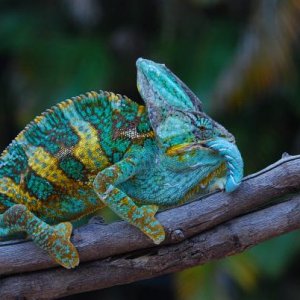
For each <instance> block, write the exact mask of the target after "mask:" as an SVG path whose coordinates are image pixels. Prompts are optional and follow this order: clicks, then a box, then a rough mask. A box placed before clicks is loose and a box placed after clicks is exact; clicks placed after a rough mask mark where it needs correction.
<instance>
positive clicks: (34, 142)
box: [0, 92, 153, 223]
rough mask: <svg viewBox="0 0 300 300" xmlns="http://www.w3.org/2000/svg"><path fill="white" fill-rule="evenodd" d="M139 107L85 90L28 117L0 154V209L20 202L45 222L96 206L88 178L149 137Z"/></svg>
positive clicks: (81, 213)
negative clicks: (26, 122) (34, 115)
mask: <svg viewBox="0 0 300 300" xmlns="http://www.w3.org/2000/svg"><path fill="white" fill-rule="evenodd" d="M152 137H153V135H152V133H151V128H150V125H149V123H148V119H147V116H146V114H145V110H144V107H143V106H139V105H138V104H136V103H135V102H133V101H131V100H130V99H128V98H127V97H122V96H120V95H115V94H112V93H107V92H99V93H96V92H91V93H88V94H87V95H81V96H79V97H76V98H72V99H70V100H66V101H64V102H62V103H60V104H58V105H57V106H55V107H53V108H51V109H50V110H48V111H46V112H45V113H44V114H42V115H41V116H39V117H37V118H36V119H35V120H34V121H33V122H31V123H30V124H29V125H28V126H27V127H26V128H25V130H24V131H22V132H21V133H20V134H19V135H18V136H17V138H16V139H15V140H14V141H13V142H12V143H11V144H10V145H9V146H8V148H7V149H6V150H5V151H4V152H3V154H2V156H1V159H0V203H1V204H0V205H1V206H0V210H1V211H5V210H6V209H7V208H9V207H11V206H12V205H14V204H16V203H19V204H24V205H26V206H27V207H28V209H29V210H30V211H32V212H33V213H35V214H36V215H37V216H38V217H40V218H41V219H42V220H44V221H47V222H48V223H57V222H61V221H64V220H69V221H70V220H75V219H78V218H80V217H82V216H84V215H86V214H89V213H91V212H93V211H94V210H95V209H99V198H98V197H97V195H96V194H95V192H94V190H93V187H92V183H93V180H94V178H95V176H96V175H97V173H98V172H99V171H101V170H102V169H104V168H106V167H107V166H109V165H111V164H113V163H114V162H115V161H118V160H120V159H121V158H122V157H123V156H124V154H125V153H126V151H127V149H128V148H129V147H130V146H131V145H132V143H133V142H134V143H140V144H141V145H142V144H143V143H144V142H145V140H147V139H152Z"/></svg>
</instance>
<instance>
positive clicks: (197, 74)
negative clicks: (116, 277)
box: [0, 0, 300, 300]
mask: <svg viewBox="0 0 300 300" xmlns="http://www.w3.org/2000/svg"><path fill="white" fill-rule="evenodd" d="M299 28H300V3H299V1H298V0H285V1H280V0H257V1H254V0H248V1H246V0H244V1H242V0H148V1H138V0H127V1H122V0H99V1H97V0H60V1H58V0H57V1H55V0H51V1H50V0H44V1H32V0H31V1H30V0H27V1H20V0H1V2H0V95H1V97H0V134H1V135H0V149H1V150H3V149H4V148H5V147H6V145H7V144H8V143H9V142H10V141H11V140H12V139H13V138H14V137H15V136H16V134H17V133H18V132H19V131H20V130H21V129H22V128H23V127H24V126H25V125H26V123H28V122H29V121H30V120H31V119H32V118H33V117H34V116H35V115H38V114H40V113H41V112H42V111H43V110H45V109H46V108H48V107H50V106H51V105H54V104H55V103H57V102H58V101H61V100H63V99H65V98H69V97H71V96H75V95H77V94H80V93H83V92H86V91H89V90H99V89H103V90H111V91H114V92H116V93H121V94H126V95H127V96H129V97H130V98H132V99H134V100H136V101H137V102H141V99H140V97H139V95H138V92H137V90H136V69H135V61H136V59H137V58H138V57H144V58H149V59H152V60H154V61H157V62H162V63H165V64H166V65H167V66H168V67H169V68H170V69H171V70H172V71H173V72H174V73H176V74H177V75H178V76H179V77H180V78H181V79H182V80H183V81H184V82H186V83H187V85H188V86H190V88H191V89H192V90H193V91H194V92H195V93H196V94H197V95H198V96H199V97H200V99H201V100H202V101H203V103H204V108H205V110H206V111H207V112H208V113H209V114H210V115H211V116H212V117H213V118H214V119H216V120H217V121H218V122H220V123H221V124H223V125H224V126H225V127H226V128H227V129H228V130H229V131H230V132H232V133H233V134H234V135H235V137H236V140H237V144H238V146H239V148H240V150H241V153H242V155H243V157H244V160H245V168H246V170H245V172H246V174H249V173H252V172H255V171H258V170H259V169H261V168H263V167H265V166H267V165H268V164H270V163H272V162H274V161H275V160H277V159H279V158H280V157H281V154H282V153H283V152H288V153H290V154H297V153H300V125H299V119H300V100H299V96H300V89H299V87H300V76H299V74H300V73H299V70H300V55H299V46H300V43H299V33H300V29H299ZM274 221H276V220H274ZM299 259H300V236H299V233H298V232H294V233H291V234H287V235H284V236H282V237H280V238H277V239H273V240H271V241H268V242H266V243H263V244H261V245H259V246H257V247H255V248H253V249H251V250H249V251H247V252H245V253H243V254H242V255H238V256H235V257H231V258H228V259H225V260H222V261H219V262H215V263H211V264H208V265H205V266H203V267H196V268H193V269H189V270H186V271H184V272H182V273H178V274H173V275H171V276H165V277H162V278H157V279H155V280H148V281H143V282H139V283H135V284H132V285H127V286H123V287H114V288H111V289H106V290H104V291H99V292H94V293H88V294H85V295H82V296H76V297H75V296H72V297H69V298H68V299H85V297H87V296H88V297H89V299H104V300H106V299H116V300H117V299H141V298H142V299H153V298H156V299H160V298H162V299H178V300H194V299H197V300H198V299H201V300H202V299H203V300H210V299H217V300H219V299H220V300H228V299H246V300H247V299H249V300H250V299H251V300H252V299H283V298H284V299H286V300H289V299H299V298H300V263H299V262H298V261H299Z"/></svg>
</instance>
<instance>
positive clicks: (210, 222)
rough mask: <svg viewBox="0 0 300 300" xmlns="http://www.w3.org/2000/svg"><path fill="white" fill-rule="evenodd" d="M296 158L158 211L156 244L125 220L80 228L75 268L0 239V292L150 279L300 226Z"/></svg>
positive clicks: (54, 293) (52, 292)
mask: <svg viewBox="0 0 300 300" xmlns="http://www.w3.org/2000/svg"><path fill="white" fill-rule="evenodd" d="M299 162H300V156H299V155H298V156H289V157H284V158H283V159H281V160H279V161H278V162H276V163H275V164H273V165H271V166H269V167H267V168H266V169H264V170H262V171H261V172H259V173H256V174H253V175H251V176H248V177H247V178H245V179H244V181H243V183H242V185H241V187H240V188H239V189H238V190H237V191H235V192H233V193H230V194H227V193H215V194H212V195H209V196H206V197H204V198H201V199H198V200H197V201H194V202H191V203H188V204H186V205H183V206H180V207H177V208H174V209H170V210H167V211H164V212H161V213H160V214H158V219H159V220H160V221H161V223H162V224H163V225H164V227H165V229H166V232H167V238H166V241H165V242H164V243H163V245H160V246H155V247H154V246H153V244H152V242H151V241H150V240H149V239H148V238H147V237H145V236H144V235H143V234H142V233H140V232H139V231H138V230H137V229H135V228H134V227H132V226H130V225H129V224H127V223H125V222H116V223H113V224H110V225H103V224H97V223H92V224H89V225H87V226H84V227H82V228H80V229H79V230H76V231H75V234H74V237H73V239H72V241H73V242H74V244H75V246H76V247H77V249H78V250H79V254H80V258H81V264H80V266H79V267H78V268H76V269H75V270H65V269H62V268H61V267H59V268H55V269H52V268H54V267H56V265H55V263H54V262H52V261H51V260H50V259H49V257H48V256H47V254H45V253H44V252H43V251H42V250H40V249H38V248H37V247H36V246H35V245H34V244H33V243H32V242H30V241H17V242H5V243H0V247H1V251H0V274H1V275H2V279H0V298H1V299H2V298H3V299H10V298H12V299H14V298H16V297H18V296H20V295H22V296H23V297H25V298H30V299H31V298H44V299H47V298H54V297H61V296H65V295H71V294H75V293H79V292H83V291H89V290H94V289H100V288H105V287H109V286H113V285H116V284H124V283H128V282H133V281H136V280H141V279H145V278H150V277H155V276H159V275H162V274H166V273H170V272H175V271H179V270H183V269H185V268H187V267H191V266H194V265H198V264H204V263H207V262H209V261H211V260H214V259H219V258H222V257H225V256H227V255H233V254H235V253H239V252H241V251H243V250H245V249H246V248H248V247H251V246H253V245H256V244H258V243H260V242H262V241H264V240H266V239H269V238H271V237H273V236H277V235H280V234H282V233H285V232H288V231H291V230H293V229H296V228H300V211H299V209H298V208H299V205H300V195H297V194H296V195H291V194H292V193H297V192H299V189H300V163H299ZM283 196H284V199H283ZM279 198H280V199H281V201H282V200H284V201H285V202H282V203H278V199H279ZM276 201H277V203H276ZM254 210H256V211H254ZM274 220H276V221H274ZM203 231H205V232H204V233H201V232H203ZM20 273H23V274H21V275H20ZM49 282H50V283H51V285H50V284H49ZM41 291H43V294H42V295H41Z"/></svg>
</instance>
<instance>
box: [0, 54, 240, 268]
mask: <svg viewBox="0 0 300 300" xmlns="http://www.w3.org/2000/svg"><path fill="white" fill-rule="evenodd" d="M136 65H137V87H138V90H139V93H140V95H141V96H142V98H143V100H144V101H145V103H146V107H145V106H142V105H138V104H137V103H135V102H133V101H132V100H130V99H129V98H127V97H126V96H121V95H118V94H113V93H109V92H103V91H100V92H89V93H86V94H85V95H80V96H77V97H73V98H71V99H68V100H65V101H63V102H61V103H59V104H57V105H56V106H54V107H52V108H50V109H48V110H47V111H45V112H44V113H43V114H41V116H38V117H36V118H35V119H34V120H33V121H32V122H31V123H29V124H28V125H27V126H26V127H25V129H24V130H23V131H22V132H21V133H20V134H19V135H18V136H17V137H16V138H15V139H14V140H13V141H12V142H11V144H10V145H9V146H8V147H7V149H6V150H4V152H3V153H2V155H1V157H0V239H4V238H6V239H7V238H9V237H10V236H11V235H13V234H16V233H26V234H27V235H29V236H30V237H31V238H32V239H33V241H34V242H35V243H36V244H37V245H38V246H40V247H41V248H43V249H44V250H46V251H47V252H48V253H49V255H50V256H51V257H52V258H54V260H55V261H56V262H57V263H59V264H60V265H62V266H64V267H65V268H73V267H75V266H77V265H78V263H79V257H78V253H77V250H76V248H75V247H74V246H73V244H72V243H71V242H70V236H71V232H72V224H73V225H74V224H75V223H76V221H77V222H78V220H81V219H83V218H86V219H88V218H89V217H91V216H92V215H93V214H94V213H95V212H97V211H98V210H99V209H101V208H103V207H104V206H108V207H109V208H110V209H112V210H113V211H114V212H115V213H116V214H117V215H119V216H120V217H121V218H122V219H123V220H126V221H127V222H129V223H131V224H132V225H134V226H136V227H138V228H139V229H140V230H141V231H142V232H144V233H145V234H146V235H147V236H148V237H149V238H151V239H152V240H153V242H154V243H155V244H159V243H161V242H162V241H163V240H164V238H165V232H164V229H163V227H162V225H161V224H160V223H159V222H158V221H157V220H156V219H155V213H156V212H157V210H158V209H159V208H164V207H169V206H175V205H180V204H181V203H184V202H185V201H187V200H188V199H190V198H191V196H193V195H194V194H196V193H199V192H203V193H206V192H209V191H213V190H216V189H221V190H225V191H226V192H231V191H233V190H235V189H236V188H237V187H238V185H239V184H240V182H241V180H242V177H243V161H242V158H241V155H240V152H239V150H238V148H237V147H236V145H235V140H234V137H233V135H232V134H230V133H229V132H228V131H227V130H226V129H225V128H224V127H222V126H221V125H220V124H218V123H217V122H215V121H214V120H212V119H211V118H210V117H209V116H208V115H206V114H205V113H204V112H203V110H202V104H201V102H200V100H199V99H198V98H197V97H196V96H195V95H194V94H193V93H192V92H191V90H190V89H189V88H188V87H187V86H186V85H185V84H184V83H183V82H182V81H181V80H180V79H179V78H178V77H176V76H175V75H174V74H173V73H172V72H171V71H170V70H169V69H168V68H167V67H166V66H165V65H163V64H158V63H155V62H152V61H150V60H146V59H142V58H140V59H138V60H137V63H136Z"/></svg>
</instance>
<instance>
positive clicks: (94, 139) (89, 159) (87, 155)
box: [63, 106, 109, 172]
mask: <svg viewBox="0 0 300 300" xmlns="http://www.w3.org/2000/svg"><path fill="white" fill-rule="evenodd" d="M63 113H64V116H65V118H66V119H68V120H69V124H70V126H71V127H72V128H73V129H74V131H75V132H76V134H77V136H78V137H79V142H78V144H77V145H76V146H75V147H74V148H73V152H72V153H73V155H74V157H76V158H77V159H78V160H79V161H80V162H82V163H83V164H84V166H85V167H86V168H87V169H88V170H89V171H91V172H98V171H100V170H101V169H103V168H104V167H106V166H108V165H109V160H108V158H107V157H106V155H105V153H104V151H103V150H102V148H101V146H100V140H99V137H98V132H97V130H96V129H95V128H94V127H93V126H92V125H91V124H89V123H88V122H86V121H84V120H83V119H82V118H81V116H79V115H78V113H77V111H76V109H75V108H74V106H70V107H68V108H67V109H66V110H65V111H63Z"/></svg>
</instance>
